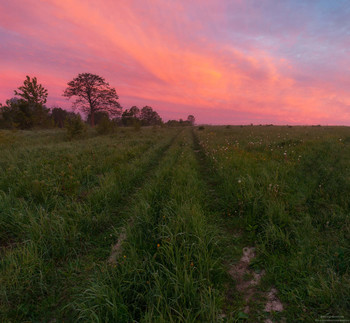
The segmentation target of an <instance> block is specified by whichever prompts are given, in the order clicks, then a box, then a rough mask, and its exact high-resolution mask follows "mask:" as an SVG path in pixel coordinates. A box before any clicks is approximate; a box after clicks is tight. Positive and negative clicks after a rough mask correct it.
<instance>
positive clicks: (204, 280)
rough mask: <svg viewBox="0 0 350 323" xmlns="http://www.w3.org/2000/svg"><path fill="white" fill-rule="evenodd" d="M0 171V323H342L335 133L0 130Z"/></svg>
mask: <svg viewBox="0 0 350 323" xmlns="http://www.w3.org/2000/svg"><path fill="white" fill-rule="evenodd" d="M0 169H1V173H0V228H1V231H0V256H1V262H0V321H1V322H77V321H80V322H236V321H247V322H264V321H266V322H271V321H272V322H280V321H282V322H298V321H305V322H314V321H315V320H317V319H321V318H322V316H324V317H325V316H331V315H332V316H339V317H342V318H343V319H348V320H350V270H349V267H350V208H349V202H350V129H349V128H347V127H277V126H244V127H239V126H227V127H224V126H222V127H214V126H213V127H209V126H205V127H204V129H199V128H198V127H194V128H191V127H186V128H157V129H156V128H153V129H152V128H142V129H141V130H140V131H134V130H133V129H128V128H120V129H118V131H117V132H116V133H115V134H113V135H108V136H97V135H96V134H94V132H93V131H90V132H89V133H88V134H87V135H86V136H85V138H82V139H79V140H72V141H67V140H66V139H65V134H64V132H62V131H60V130H48V131H28V132H24V131H23V132H10V131H1V132H0ZM243 248H244V250H243ZM242 253H243V257H242ZM247 255H248V256H249V257H248V258H249V259H247V257H246V258H245V256H247ZM272 294H273V295H272ZM271 295H272V296H271ZM271 297H272V299H271ZM269 302H270V303H271V302H275V303H276V302H277V303H280V304H281V305H282V307H283V309H278V310H276V309H275V310H271V309H270V308H269V305H267V304H269ZM270 305H271V304H270ZM324 317H323V318H324ZM269 320H271V321H269Z"/></svg>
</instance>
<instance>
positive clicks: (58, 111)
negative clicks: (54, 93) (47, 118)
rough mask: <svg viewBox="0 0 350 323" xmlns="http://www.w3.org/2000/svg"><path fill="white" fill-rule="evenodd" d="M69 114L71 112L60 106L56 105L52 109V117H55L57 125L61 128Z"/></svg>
mask: <svg viewBox="0 0 350 323" xmlns="http://www.w3.org/2000/svg"><path fill="white" fill-rule="evenodd" d="M68 116H69V112H68V111H67V110H64V109H62V108H59V107H54V108H52V109H51V118H52V119H53V121H54V123H55V125H56V126H57V127H59V128H63V127H64V124H65V122H66V120H67V118H68Z"/></svg>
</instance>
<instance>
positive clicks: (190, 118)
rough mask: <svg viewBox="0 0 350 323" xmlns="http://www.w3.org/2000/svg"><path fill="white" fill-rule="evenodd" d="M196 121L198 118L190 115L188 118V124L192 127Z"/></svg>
mask: <svg viewBox="0 0 350 323" xmlns="http://www.w3.org/2000/svg"><path fill="white" fill-rule="evenodd" d="M195 121H196V118H195V117H194V116H193V115H192V114H190V115H189V116H188V117H187V122H188V123H189V124H190V125H191V126H194V123H195Z"/></svg>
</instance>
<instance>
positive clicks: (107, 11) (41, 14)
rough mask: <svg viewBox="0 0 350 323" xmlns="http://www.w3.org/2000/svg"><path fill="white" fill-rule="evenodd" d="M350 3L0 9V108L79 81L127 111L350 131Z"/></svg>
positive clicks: (110, 0) (111, 0) (138, 3)
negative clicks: (104, 86) (101, 88)
mask: <svg viewBox="0 0 350 323" xmlns="http://www.w3.org/2000/svg"><path fill="white" fill-rule="evenodd" d="M349 17H350V1H349V0H336V1H335V0H327V1H326V0H220V1H218V0H191V1H188V0H186V1H185V0H147V1H145V0H100V1H96V0H0V102H1V103H3V104H4V103H5V101H6V99H9V98H11V97H13V96H14V90H15V89H16V88H17V87H19V86H21V85H22V83H23V81H24V79H25V76H26V75H29V76H31V77H33V76H36V77H37V78H38V81H39V83H41V84H42V85H43V86H44V87H46V88H47V89H48V92H49V97H48V102H47V105H48V106H49V107H53V106H60V107H63V108H66V109H71V105H72V102H71V101H68V100H67V99H66V98H64V97H63V96H62V93H63V91H64V90H65V88H66V87H67V83H68V82H69V81H71V80H72V79H73V78H74V77H76V76H77V75H78V74H79V73H86V72H87V73H94V74H98V75H100V76H102V77H104V78H105V79H106V81H107V82H109V83H110V85H111V86H112V87H114V88H115V89H116V91H117V93H118V95H119V97H120V100H119V101H120V103H121V105H122V106H123V108H130V107H131V106H133V105H137V106H138V107H140V108H142V107H143V106H145V105H150V106H152V107H153V108H154V109H155V110H156V111H158V113H159V114H160V116H161V117H162V118H163V120H165V121H166V120H168V119H179V118H183V119H186V118H187V116H188V115H189V114H193V115H194V116H195V117H196V122H197V123H210V124H249V123H253V124H270V123H272V124H324V125H350V19H349Z"/></svg>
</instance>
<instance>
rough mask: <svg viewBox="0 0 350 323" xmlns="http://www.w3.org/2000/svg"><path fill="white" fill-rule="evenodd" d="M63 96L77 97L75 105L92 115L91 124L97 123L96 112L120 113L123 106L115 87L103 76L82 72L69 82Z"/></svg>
mask: <svg viewBox="0 0 350 323" xmlns="http://www.w3.org/2000/svg"><path fill="white" fill-rule="evenodd" d="M63 96H65V97H67V98H68V99H70V98H72V97H76V99H75V101H74V103H73V106H74V107H76V108H78V109H80V110H81V111H83V112H85V113H88V114H89V115H90V122H91V126H92V127H94V125H95V114H96V113H97V112H99V111H105V112H107V113H108V114H109V115H111V116H112V115H119V114H120V111H121V106H120V104H119V102H118V101H117V100H118V99H119V97H118V95H117V93H116V91H115V89H114V88H112V87H110V85H109V83H107V82H106V81H105V79H104V78H103V77H101V76H98V75H95V74H91V73H82V74H79V75H78V76H77V77H75V78H74V79H73V80H72V81H70V82H69V83H68V87H67V88H66V90H65V91H64V94H63Z"/></svg>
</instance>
